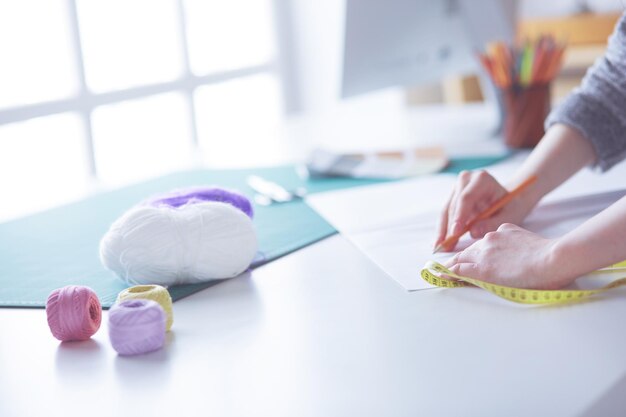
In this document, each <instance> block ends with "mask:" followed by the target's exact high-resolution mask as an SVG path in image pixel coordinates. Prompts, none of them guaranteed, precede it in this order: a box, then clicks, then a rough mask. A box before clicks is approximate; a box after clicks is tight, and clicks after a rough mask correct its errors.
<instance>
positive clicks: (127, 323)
mask: <svg viewBox="0 0 626 417" xmlns="http://www.w3.org/2000/svg"><path fill="white" fill-rule="evenodd" d="M166 322H167V316H166V314H165V311H163V308H162V307H161V306H160V305H159V303H157V302H156V301H152V300H145V299H136V300H126V301H122V302H121V303H119V304H115V305H114V306H113V307H111V309H110V310H109V339H111V345H113V349H115V350H116V351H117V353H119V354H120V355H139V354H141V353H147V352H152V351H153V350H157V349H160V348H161V347H162V346H163V344H164V343H165V324H166Z"/></svg>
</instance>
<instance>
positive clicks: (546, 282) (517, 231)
mask: <svg viewBox="0 0 626 417" xmlns="http://www.w3.org/2000/svg"><path fill="white" fill-rule="evenodd" d="M555 244H556V240H555V239H546V238H544V237H541V236H539V235H537V234H535V233H532V232H529V231H528V230H525V229H522V228H521V227H518V226H515V225H513V224H510V223H505V224H503V225H501V226H500V227H499V228H498V230H497V231H496V232H490V233H487V234H486V235H485V237H484V238H483V239H481V240H479V241H477V242H476V243H474V244H473V245H471V246H470V247H468V248H467V249H465V250H464V251H463V252H460V253H458V254H456V255H455V256H454V257H453V258H452V259H450V260H449V261H448V262H446V265H445V266H446V267H448V269H450V270H451V271H452V272H454V273H455V274H458V275H462V276H466V277H470V278H476V279H480V280H482V281H486V282H491V283H494V284H499V285H505V286H508V287H517V288H532V289H557V288H562V287H564V286H566V285H568V284H569V283H570V282H571V281H572V279H571V277H567V276H562V274H559V271H558V270H557V269H558V268H554V263H555V262H554V254H553V252H554V250H553V249H554V246H555Z"/></svg>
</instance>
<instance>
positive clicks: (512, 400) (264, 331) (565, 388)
mask: <svg viewBox="0 0 626 417" xmlns="http://www.w3.org/2000/svg"><path fill="white" fill-rule="evenodd" d="M624 295H626V293H625V292H624V291H623V290H621V291H620V290H618V291H616V292H614V293H612V294H611V295H609V296H607V298H606V299H605V300H603V301H601V302H597V301H595V302H587V303H583V304H578V305H574V306H561V307H525V306H518V305H513V304H510V303H507V302H505V301H502V300H500V299H498V298H496V297H493V296H491V295H489V294H487V293H486V292H484V291H479V290H476V289H472V288H463V289H455V290H440V289H431V290H425V291H419V292H414V293H408V292H406V291H404V290H403V289H402V288H400V287H399V286H398V285H397V284H395V283H394V282H393V281H392V280H391V279H389V278H388V277H387V276H386V275H385V274H384V273H383V272H382V271H380V270H379V269H378V268H377V267H376V266H375V265H373V264H372V263H371V262H370V261H369V260H368V259H367V258H366V257H364V256H363V255H362V254H361V253H360V252H358V251H357V250H356V249H355V248H354V247H352V246H351V245H350V244H349V243H348V242H347V241H346V240H345V239H344V238H343V237H341V236H334V237H332V238H329V239H326V240H324V241H322V242H319V243H317V244H315V245H313V246H310V247H308V248H306V249H303V250H301V251H298V252H296V253H294V254H291V255H289V256H286V257H284V258H281V259H279V260H277V261H275V262H273V263H271V264H268V265H266V266H263V267H261V268H258V269H256V270H254V271H253V272H252V273H251V274H249V275H245V276H241V277H238V278H235V279H232V280H230V281H227V282H224V283H221V284H219V285H216V286H214V287H212V288H210V289H209V290H206V291H203V292H200V293H197V294H195V295H193V296H191V297H189V298H186V299H184V300H181V301H179V302H177V303H176V304H175V306H174V313H175V321H174V327H173V331H172V332H171V333H170V334H169V335H168V342H167V346H166V348H165V349H163V350H161V351H158V352H154V353H151V354H148V355H144V356H137V357H132V358H125V357H119V356H117V355H116V353H115V352H114V351H113V350H112V348H111V347H110V344H109V342H108V337H107V325H106V321H107V320H106V319H107V313H105V314H104V317H103V319H104V320H103V325H102V328H101V329H100V331H99V332H98V333H97V334H96V335H95V336H94V338H93V340H92V341H88V342H84V343H68V344H60V343H58V342H57V341H56V340H55V339H53V338H52V336H51V335H50V333H49V330H48V328H47V324H46V320H45V313H44V311H43V310H26V309H1V310H0V329H2V336H1V337H0V416H3V417H5V416H6V417H13V416H44V415H46V416H51V415H59V416H70V415H72V416H73V415H96V416H98V415H103V416H104V415H107V416H110V415H113V416H143V415H161V416H196V415H198V416H272V417H277V416H290V417H291V416H298V417H306V416H324V417H331V416H417V415H419V416H440V415H441V416H459V415H463V416H529V415H549V416H572V415H584V414H588V413H587V411H588V410H590V409H591V410H592V411H591V412H590V414H588V415H594V412H593V410H598V409H597V408H594V407H596V403H597V402H598V401H599V400H601V399H602V400H603V401H602V403H601V405H602V406H603V407H608V409H609V410H614V411H616V412H617V411H619V410H624V409H625V405H624V399H623V397H624V396H623V395H621V394H622V393H623V391H624V389H625V388H624V387H625V385H626V384H624V382H623V378H624V376H625V375H626V360H624V352H625V351H626V333H625V332H624V331H623V327H622V325H620V324H619V323H620V321H621V320H620V318H621V317H624V316H625V315H626V302H624ZM602 410H603V411H601V412H597V414H595V415H606V413H605V411H604V410H606V408H604V409H602Z"/></svg>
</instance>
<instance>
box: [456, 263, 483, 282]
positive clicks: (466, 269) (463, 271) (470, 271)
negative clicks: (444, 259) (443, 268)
mask: <svg viewBox="0 0 626 417" xmlns="http://www.w3.org/2000/svg"><path fill="white" fill-rule="evenodd" d="M450 271H452V272H454V273H455V274H456V275H460V276H462V277H468V278H476V279H480V278H481V271H480V267H479V265H478V264H475V263H463V264H456V265H453V266H452V267H451V268H450Z"/></svg>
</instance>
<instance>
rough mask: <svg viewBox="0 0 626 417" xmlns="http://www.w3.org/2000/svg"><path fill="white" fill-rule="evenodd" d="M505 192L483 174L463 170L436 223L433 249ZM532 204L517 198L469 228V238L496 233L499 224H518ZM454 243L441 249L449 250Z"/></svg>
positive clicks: (463, 227) (495, 181)
mask: <svg viewBox="0 0 626 417" xmlns="http://www.w3.org/2000/svg"><path fill="white" fill-rule="evenodd" d="M506 193H507V190H506V189H505V188H504V187H503V186H502V185H500V183H499V182H498V181H497V180H496V179H495V178H494V177H492V176H491V175H490V174H489V173H487V172H486V171H463V172H461V173H460V174H459V177H458V180H457V183H456V185H455V187H454V190H453V191H452V194H451V195H450V198H449V199H448V202H447V203H446V205H445V207H444V209H443V211H442V213H441V217H440V220H439V229H438V234H437V240H436V241H435V247H436V246H437V245H439V244H440V243H441V242H443V241H444V240H445V239H446V237H448V236H453V235H458V234H460V233H461V232H462V231H463V230H464V229H465V226H466V225H467V224H468V223H469V222H470V221H472V220H473V219H474V218H476V217H477V216H478V215H479V214H480V213H482V212H483V211H484V210H486V209H488V208H489V207H490V206H491V205H492V204H493V203H494V202H495V201H497V200H498V199H500V198H502V197H503V196H504V195H505V194H506ZM535 203H536V201H531V200H530V199H527V198H524V195H523V194H522V195H520V196H518V197H516V198H515V199H513V200H512V201H511V202H510V203H508V204H507V205H506V206H505V207H504V208H503V209H502V210H500V211H498V212H497V213H495V214H494V215H493V216H492V217H490V218H488V219H485V220H481V221H479V222H477V223H476V224H474V225H473V226H472V228H471V229H470V233H471V235H472V237H473V238H481V237H483V236H484V235H485V234H486V233H488V232H491V231H493V230H496V229H497V228H498V226H500V225H501V224H503V223H517V224H519V223H520V222H521V221H522V220H523V219H524V218H525V217H526V215H527V214H528V213H529V212H530V210H531V209H532V208H533V206H534V205H535ZM456 243H457V242H456V241H455V242H453V243H452V244H451V245H449V246H447V247H444V248H443V250H445V251H451V250H453V249H454V247H455V246H456Z"/></svg>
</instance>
